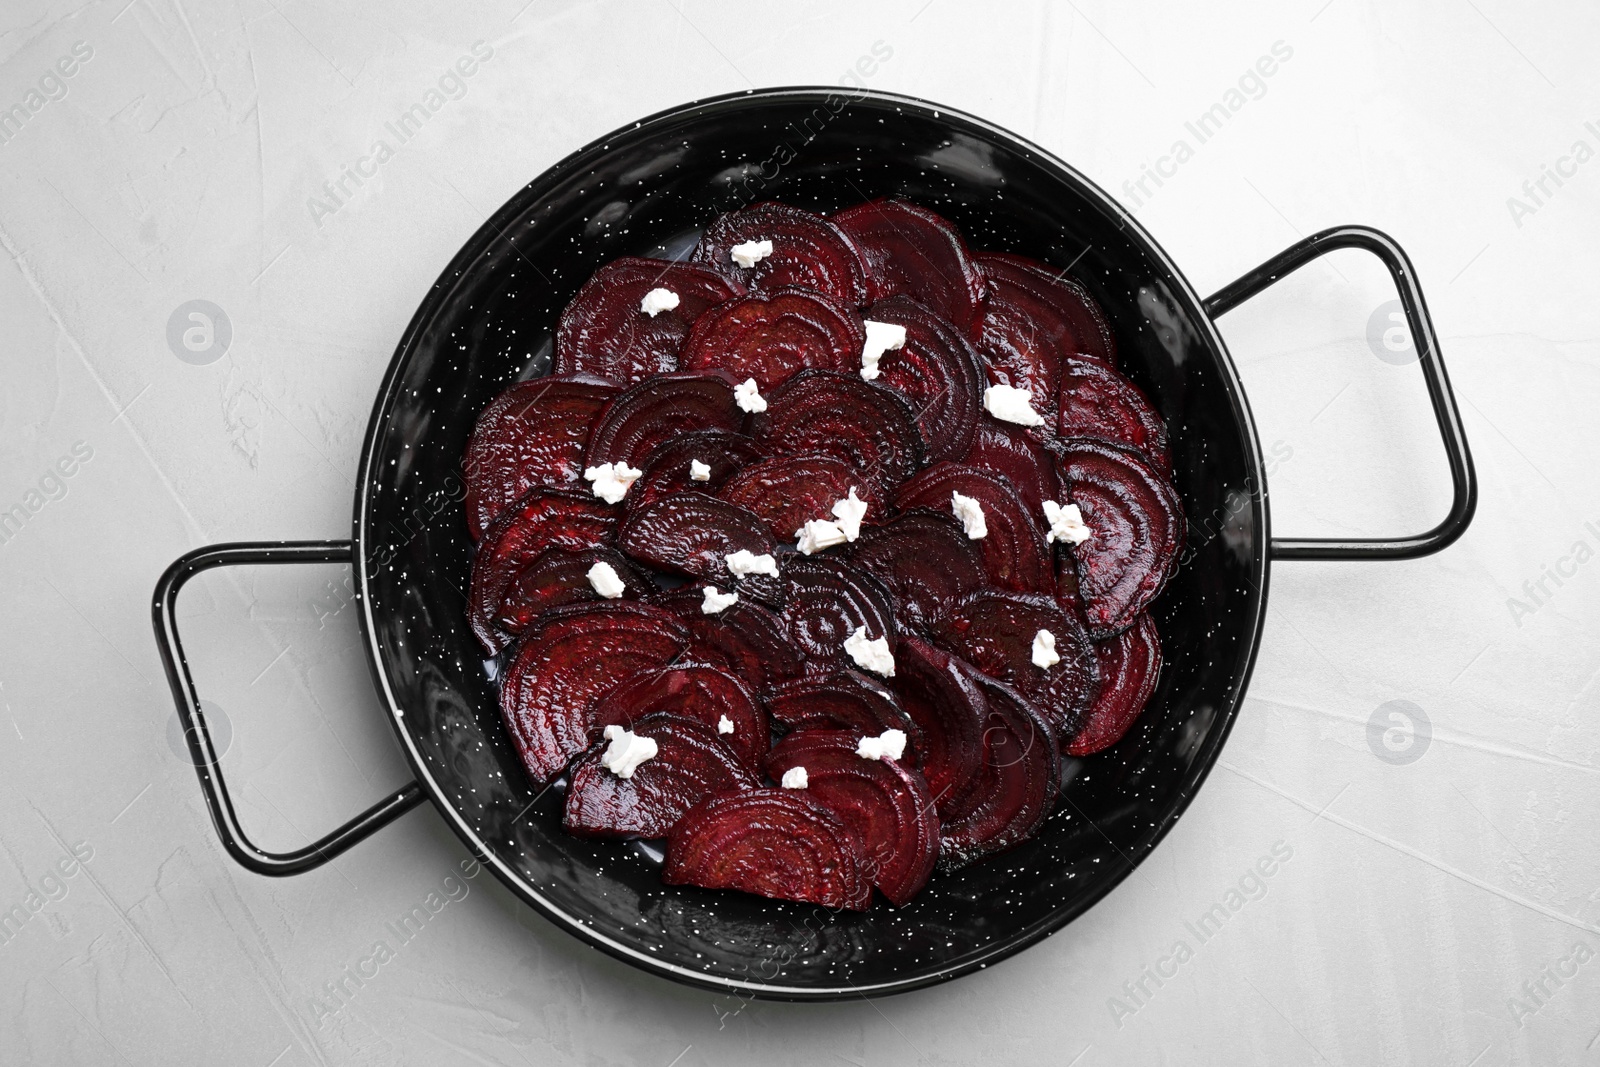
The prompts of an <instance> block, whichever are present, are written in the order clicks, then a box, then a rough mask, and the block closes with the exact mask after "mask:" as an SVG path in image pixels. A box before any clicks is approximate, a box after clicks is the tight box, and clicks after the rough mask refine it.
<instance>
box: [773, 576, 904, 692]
mask: <svg viewBox="0 0 1600 1067" xmlns="http://www.w3.org/2000/svg"><path fill="white" fill-rule="evenodd" d="M783 580H784V584H785V586H786V589H785V595H784V609H783V621H784V626H785V627H786V628H787V629H788V631H789V637H790V638H791V640H793V641H794V644H795V647H797V648H798V649H800V651H802V652H804V653H805V654H806V656H807V657H808V658H809V660H810V665H811V666H812V667H817V668H827V667H832V666H841V667H842V666H848V665H849V664H851V663H852V662H853V661H852V660H851V659H850V657H849V655H848V654H847V653H846V652H845V650H844V643H845V641H846V640H847V639H848V638H849V637H850V635H851V634H853V633H855V632H856V630H857V629H859V628H861V627H863V626H864V627H866V630H867V640H869V641H876V640H877V639H878V638H880V637H881V638H885V639H887V640H888V642H889V651H890V652H891V653H893V652H894V645H895V625H894V599H893V597H891V596H890V595H889V590H888V588H887V587H886V586H885V585H884V584H883V583H882V582H880V581H879V580H878V579H876V578H874V577H873V576H872V575H870V574H868V573H867V572H866V571H864V570H862V569H861V568H859V567H855V566H852V565H851V564H849V563H846V562H845V561H844V560H842V559H836V558H834V557H831V556H815V557H810V558H808V557H805V556H795V557H792V558H790V559H788V560H786V561H785V562H784V565H783Z"/></svg>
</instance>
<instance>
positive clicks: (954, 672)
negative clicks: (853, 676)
mask: <svg viewBox="0 0 1600 1067" xmlns="http://www.w3.org/2000/svg"><path fill="white" fill-rule="evenodd" d="M973 674H974V672H973V671H972V670H971V669H970V668H968V667H966V665H965V664H962V663H960V662H959V661H957V660H956V658H955V657H954V656H952V655H950V654H949V653H948V652H946V651H944V650H943V649H940V648H935V647H934V646H933V645H930V644H928V643H926V642H924V641H923V640H922V639H921V638H917V637H912V636H911V635H910V634H901V635H900V642H899V645H898V646H897V648H896V651H895V672H894V678H892V679H891V680H890V681H889V687H890V688H891V689H893V690H894V693H895V695H896V696H898V697H899V698H900V706H901V707H902V708H904V709H905V712H906V714H907V715H909V716H910V717H911V721H912V722H914V723H916V724H917V727H918V729H920V730H921V731H922V737H923V745H922V753H921V755H922V762H921V764H920V766H921V770H922V776H923V778H925V779H926V780H927V782H928V790H929V791H930V792H931V793H932V794H933V802H934V806H935V807H936V808H937V809H938V811H939V815H940V817H941V818H943V817H944V816H945V814H946V813H947V812H953V811H959V810H961V809H962V806H963V805H964V804H965V802H966V798H967V795H968V793H969V792H970V791H971V790H972V786H973V782H974V781H976V779H977V777H978V767H979V763H980V759H979V753H980V752H981V750H982V744H983V729H984V720H985V718H986V717H987V715H988V710H989V705H988V701H987V700H985V699H984V696H983V691H982V690H981V689H979V688H978V683H977V682H976V681H974V680H973Z"/></svg>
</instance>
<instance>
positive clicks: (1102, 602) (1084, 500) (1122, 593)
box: [1058, 437, 1185, 639]
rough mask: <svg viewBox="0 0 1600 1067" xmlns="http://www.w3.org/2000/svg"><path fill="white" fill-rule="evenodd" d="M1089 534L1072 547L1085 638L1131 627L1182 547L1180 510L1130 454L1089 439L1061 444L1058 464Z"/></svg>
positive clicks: (1164, 485) (1168, 489)
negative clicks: (1085, 539)
mask: <svg viewBox="0 0 1600 1067" xmlns="http://www.w3.org/2000/svg"><path fill="white" fill-rule="evenodd" d="M1058 462H1059V464H1060V470H1061V477H1062V478H1063V479H1064V480H1065V481H1066V484H1067V489H1068V491H1069V492H1070V493H1071V495H1072V502H1073V503H1075V504H1077V505H1078V510H1079V511H1081V512H1082V513H1083V522H1084V525H1086V526H1087V527H1089V531H1090V535H1091V536H1090V537H1089V539H1088V540H1087V541H1084V542H1083V543H1082V544H1079V545H1074V546H1073V548H1072V552H1073V556H1074V557H1075V558H1076V560H1077V563H1078V593H1079V596H1081V597H1082V599H1083V611H1084V617H1085V619H1087V620H1088V623H1089V633H1090V635H1091V636H1093V637H1095V638H1096V639H1098V638H1101V637H1109V636H1111V635H1112V634H1115V633H1119V632H1121V631H1123V630H1126V629H1127V628H1128V627H1129V626H1131V625H1133V621H1134V620H1135V619H1136V618H1138V617H1139V613H1140V612H1142V611H1143V610H1144V609H1145V608H1147V607H1149V606H1150V602H1151V601H1153V600H1154V599H1155V598H1156V597H1157V596H1158V595H1159V594H1160V593H1161V589H1162V587H1163V586H1165V585H1166V583H1167V578H1168V577H1169V576H1170V574H1171V571H1172V568H1173V567H1174V565H1175V564H1176V563H1177V560H1178V553H1179V551H1180V550H1181V549H1182V548H1183V538H1184V528H1185V526H1184V519H1183V505H1182V504H1181V503H1180V502H1179V500H1178V493H1177V490H1175V489H1174V488H1173V487H1172V484H1171V483H1170V482H1168V481H1166V480H1165V479H1164V478H1162V477H1161V475H1159V474H1157V473H1156V472H1155V471H1154V470H1153V469H1151V467H1150V466H1149V464H1147V463H1146V462H1145V461H1144V460H1143V459H1141V458H1140V457H1139V455H1138V453H1136V452H1133V451H1132V450H1130V449H1126V448H1122V447H1119V446H1117V445H1113V444H1109V443H1107V442H1105V441H1098V440H1094V439H1092V438H1086V437H1080V438H1073V439H1071V440H1069V441H1063V442H1062V443H1061V451H1060V456H1059V459H1058Z"/></svg>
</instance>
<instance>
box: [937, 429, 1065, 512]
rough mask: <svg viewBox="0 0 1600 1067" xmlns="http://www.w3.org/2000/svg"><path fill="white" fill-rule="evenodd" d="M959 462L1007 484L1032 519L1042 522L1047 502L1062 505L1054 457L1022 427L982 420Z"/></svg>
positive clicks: (1059, 480)
mask: <svg viewBox="0 0 1600 1067" xmlns="http://www.w3.org/2000/svg"><path fill="white" fill-rule="evenodd" d="M961 462H962V463H965V464H966V465H967V466H969V467H976V468H978V469H979V470H981V471H988V472H989V473H990V474H998V475H1000V476H1001V477H1002V478H1004V479H1005V480H1006V481H1008V482H1010V483H1011V488H1013V489H1015V490H1016V491H1017V495H1018V496H1020V497H1022V503H1023V504H1024V505H1025V506H1026V507H1027V509H1028V514H1029V515H1032V516H1033V517H1034V519H1035V520H1042V519H1043V517H1044V502H1045V501H1046V500H1054V501H1056V502H1057V503H1060V502H1061V499H1062V495H1061V479H1060V478H1058V477H1057V476H1056V463H1055V456H1054V455H1053V454H1052V453H1051V452H1050V450H1049V448H1048V447H1046V446H1045V445H1044V444H1043V443H1042V442H1041V441H1040V440H1039V439H1038V438H1037V437H1035V436H1034V435H1033V434H1032V433H1030V432H1029V431H1027V430H1025V429H1023V428H1022V427H1021V426H1013V425H1010V424H1008V423H1003V422H997V421H996V420H994V419H984V420H983V422H981V423H979V424H978V432H977V433H976V434H974V435H973V438H972V447H971V448H969V449H968V450H967V454H966V457H965V458H963V459H962V460H961Z"/></svg>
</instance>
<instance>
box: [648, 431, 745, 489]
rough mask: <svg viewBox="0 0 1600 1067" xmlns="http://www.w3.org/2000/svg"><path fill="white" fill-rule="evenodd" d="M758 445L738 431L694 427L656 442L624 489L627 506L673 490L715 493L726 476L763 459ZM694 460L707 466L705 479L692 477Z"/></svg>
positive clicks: (725, 479)
mask: <svg viewBox="0 0 1600 1067" xmlns="http://www.w3.org/2000/svg"><path fill="white" fill-rule="evenodd" d="M763 455H764V453H763V452H762V451H761V449H760V447H759V446H757V444H756V443H755V442H754V441H752V440H751V439H750V438H748V437H746V436H745V435H744V434H742V433H729V432H728V431H726V430H696V431H694V432H693V433H686V434H684V435H683V436H682V437H675V438H673V439H672V440H671V441H668V442H666V443H665V444H662V445H658V446H657V447H656V449H655V451H653V452H651V453H650V455H649V456H648V457H647V458H646V459H645V462H644V466H643V467H642V468H641V469H642V470H643V471H644V474H643V475H642V476H641V477H640V478H639V480H638V481H637V482H634V483H633V488H631V489H629V490H628V496H627V501H628V506H629V507H638V506H639V505H641V504H648V503H650V502H652V501H655V500H660V499H661V498H662V497H664V496H671V495H672V494H674V493H704V494H705V495H706V496H716V495H717V492H718V491H719V490H720V489H721V488H722V487H723V485H725V484H726V483H727V482H728V480H729V479H730V478H732V477H733V476H734V475H736V474H738V473H739V471H740V470H742V469H743V468H744V467H746V466H748V465H749V464H752V463H755V462H757V461H758V460H760V459H761V458H763ZM696 460H698V461H699V462H701V463H704V464H705V465H706V466H707V467H709V468H711V469H710V470H709V471H708V472H707V473H706V480H705V481H703V482H697V481H695V480H694V478H693V477H692V474H693V473H694V472H693V465H694V463H695V461H696Z"/></svg>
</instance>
